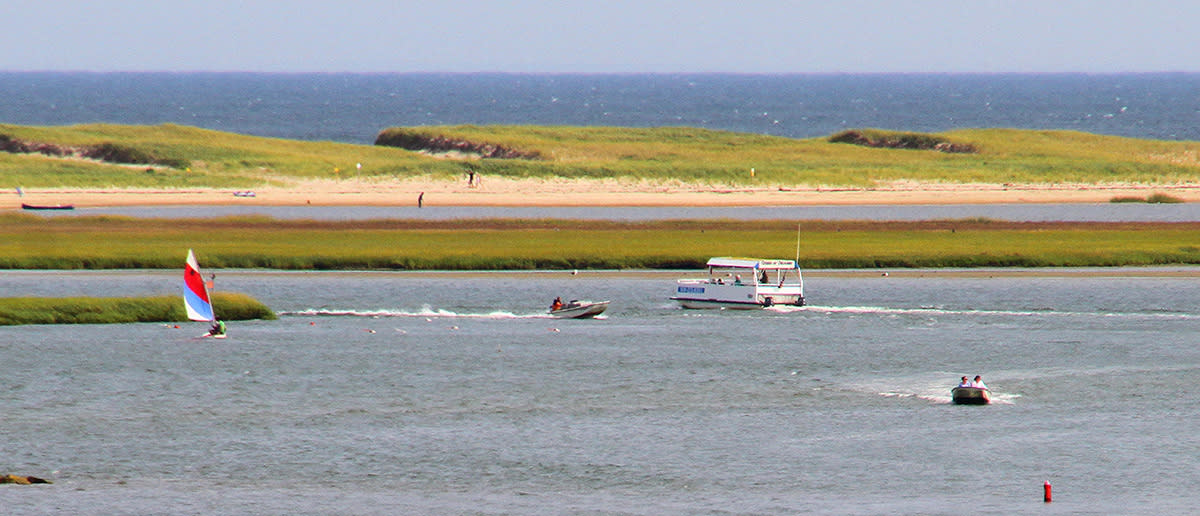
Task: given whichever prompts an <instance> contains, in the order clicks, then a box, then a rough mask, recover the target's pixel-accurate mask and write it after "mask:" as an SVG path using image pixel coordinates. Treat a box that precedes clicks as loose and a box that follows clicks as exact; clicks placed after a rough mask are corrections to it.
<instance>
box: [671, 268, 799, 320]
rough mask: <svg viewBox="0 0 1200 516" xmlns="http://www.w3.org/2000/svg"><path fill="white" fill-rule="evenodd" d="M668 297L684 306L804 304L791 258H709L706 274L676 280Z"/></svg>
mask: <svg viewBox="0 0 1200 516" xmlns="http://www.w3.org/2000/svg"><path fill="white" fill-rule="evenodd" d="M671 299H672V300H673V301H676V302H678V303H679V304H680V306H682V307H684V308H730V309H744V310H751V309H755V308H766V307H769V306H774V305H793V306H804V277H803V275H801V273H800V266H799V265H797V264H796V261H795V260H763V259H758V258H728V257H717V258H710V259H709V260H708V277H707V278H700V279H681V280H677V281H676V282H675V292H674V295H673V296H671Z"/></svg>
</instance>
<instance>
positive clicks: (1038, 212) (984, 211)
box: [36, 203, 1200, 222]
mask: <svg viewBox="0 0 1200 516" xmlns="http://www.w3.org/2000/svg"><path fill="white" fill-rule="evenodd" d="M36 213H38V214H40V215H42V216H46V217H77V216H84V215H123V216H129V217H166V218H171V217H201V218H203V217H224V216H235V215H266V216H270V217H275V218H280V219H314V220H360V219H426V220H450V219H474V218H527V219H537V218H554V219H583V220H670V219H731V220H772V219H776V220H778V219H793V220H931V219H965V218H973V217H985V218H989V219H996V220H1017V221H1035V222H1036V221H1078V222H1189V221H1195V220H1200V204H1198V203H1186V204H1136V203H1129V204H1127V203H1117V204H1113V203H1098V204H951V205H890V206H879V205H873V206H777V207H770V206H760V207H686V206H684V207H645V206H639V207H486V206H431V207H426V208H417V207H415V206H411V207H402V206H390V207H381V206H374V207H373V206H140V207H107V208H80V209H76V210H71V211H45V212H36Z"/></svg>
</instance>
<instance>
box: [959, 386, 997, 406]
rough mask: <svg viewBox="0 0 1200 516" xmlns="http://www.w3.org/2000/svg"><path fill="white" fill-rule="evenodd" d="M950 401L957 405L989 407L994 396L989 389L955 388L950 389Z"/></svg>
mask: <svg viewBox="0 0 1200 516" xmlns="http://www.w3.org/2000/svg"><path fill="white" fill-rule="evenodd" d="M950 399H951V400H952V401H954V403H955V404H957V405H987V404H988V403H991V402H992V394H991V391H988V389H987V387H955V388H953V389H950Z"/></svg>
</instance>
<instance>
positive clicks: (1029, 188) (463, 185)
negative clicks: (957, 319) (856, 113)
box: [0, 178, 1200, 209]
mask: <svg viewBox="0 0 1200 516" xmlns="http://www.w3.org/2000/svg"><path fill="white" fill-rule="evenodd" d="M21 193H22V195H18V193H17V191H16V190H15V189H14V190H10V191H9V192H8V194H7V195H4V196H3V197H4V198H5V200H4V201H3V202H2V203H0V209H5V208H7V209H20V207H21V204H22V203H27V204H35V205H56V204H71V205H74V206H77V207H105V206H156V205H157V206H167V205H248V206H253V205H262V206H299V205H313V206H416V205H417V204H418V202H420V203H422V204H423V205H424V206H714V207H716V206H805V205H888V204H895V205H911V204H1018V203H1103V202H1109V201H1110V200H1112V199H1113V198H1115V197H1139V198H1145V197H1147V196H1149V195H1152V194H1156V193H1162V194H1167V195H1170V196H1173V197H1177V198H1179V199H1182V200H1184V201H1186V202H1200V185H1158V186H1156V185H1068V184H1059V185H994V184H917V183H896V184H888V185H881V186H878V187H874V188H821V187H805V186H800V187H781V186H774V187H755V188H748V187H741V186H729V187H724V186H720V185H695V184H684V183H649V182H627V181H616V180H604V181H598V180H545V179H504V178H487V179H486V180H483V181H481V182H479V183H478V184H474V185H468V184H467V182H466V181H445V180H435V179H429V178H425V179H407V180H387V181H384V180H380V181H373V180H344V181H308V182H295V183H291V184H288V185H286V186H266V187H261V188H255V189H251V190H235V189H219V188H211V189H209V188H197V189H178V190H162V189H138V188H130V189H118V188H112V189H105V188H79V189H70V188H68V189H39V188H26V189H23V190H22V192H21ZM235 194H238V195H235Z"/></svg>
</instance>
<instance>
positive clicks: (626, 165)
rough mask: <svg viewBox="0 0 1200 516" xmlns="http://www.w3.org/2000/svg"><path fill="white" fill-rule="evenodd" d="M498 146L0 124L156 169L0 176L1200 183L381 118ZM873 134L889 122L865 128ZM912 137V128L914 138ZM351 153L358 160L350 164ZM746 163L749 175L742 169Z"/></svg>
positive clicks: (1022, 139) (1183, 157)
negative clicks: (438, 148)
mask: <svg viewBox="0 0 1200 516" xmlns="http://www.w3.org/2000/svg"><path fill="white" fill-rule="evenodd" d="M400 130H403V131H408V132H412V133H416V134H421V135H427V136H439V137H444V138H446V139H449V140H461V141H466V142H472V143H476V144H492V145H501V146H504V147H506V148H510V149H514V150H516V151H519V152H522V153H528V154H529V155H536V156H539V157H540V158H538V159H485V160H447V159H438V158H434V157H431V156H427V155H425V154H422V153H418V152H414V151H409V150H403V149H399V148H395V147H385V146H375V145H353V144H344V143H331V142H308V141H294V140H282V139H274V138H261V137H254V136H245V135H238V134H231V133H224V132H218V131H210V130H205V129H198V128H193V127H186V126H178V125H170V124H168V125H160V126H123V125H110V124H89V125H76V126H62V127H27V126H14V125H2V124H0V135H4V136H7V137H11V138H14V139H20V140H24V141H37V142H46V143H54V144H57V145H68V146H83V145H93V146H94V145H100V144H112V145H116V146H119V147H120V148H122V149H127V150H128V151H130V152H134V153H138V154H144V155H149V156H154V157H156V158H157V159H160V160H162V161H163V162H165V163H172V164H178V165H177V166H175V167H166V166H154V167H151V166H145V165H139V166H132V165H131V166H122V165H115V164H106V163H100V162H95V161H85V160H77V159H63V158H53V157H47V156H43V155H40V154H9V153H0V185H5V184H6V185H12V186H14V187H15V186H18V185H20V186H24V187H27V188H32V187H41V188H46V187H142V188H145V187H150V188H189V187H219V188H249V187H254V186H257V185H267V184H286V183H287V182H289V181H295V180H302V179H313V178H319V179H345V178H349V177H356V178H380V179H386V178H408V177H416V176H422V177H434V178H439V177H442V178H447V179H449V178H457V177H460V176H461V175H462V174H463V172H464V171H465V170H466V169H472V170H475V171H476V172H478V173H481V174H484V175H488V176H507V177H518V178H520V177H544V178H549V177H561V178H628V179H644V180H652V181H664V182H666V181H682V182H687V183H699V184H722V185H746V186H780V187H787V186H801V185H805V186H855V187H863V186H872V185H877V184H880V183H888V182H895V181H921V182H944V183H993V184H1003V183H1021V184H1054V183H1091V184H1099V183H1139V184H1161V185H1168V184H1169V185H1174V184H1186V183H1196V182H1200V143H1197V142H1168V141H1155V140H1141V139H1133V138H1121V137H1115V136H1099V135H1093V134H1086V133H1079V132H1071V131H1033V130H1013V129H967V130H957V131H949V132H945V133H940V134H937V135H934V136H936V138H937V139H940V140H945V141H948V142H951V143H955V144H962V145H967V146H970V147H971V148H973V149H975V150H976V151H977V152H973V153H943V152H937V151H932V150H911V149H888V148H872V147H866V146H861V145H854V144H848V143H833V142H831V141H830V138H811V139H791V138H782V137H773V136H763V135H756V134H745V133H733V132H726V131H711V130H704V129H694V128H683V127H668V128H650V129H637V128H617V127H545V126H452V127H421V128H409V129H389V130H386V131H384V133H386V132H387V131H400ZM872 133H874V134H880V133H887V132H886V131H872ZM917 136H920V135H917ZM359 164H361V165H362V168H361V170H360V169H359V168H358V165H359ZM751 168H753V169H755V174H754V175H753V176H751V174H750V169H751Z"/></svg>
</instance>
